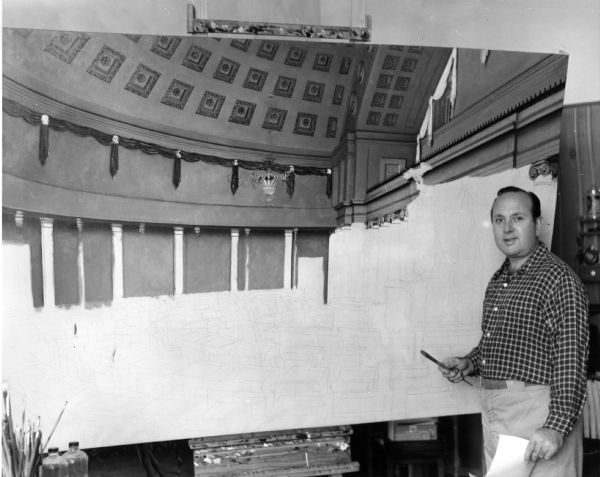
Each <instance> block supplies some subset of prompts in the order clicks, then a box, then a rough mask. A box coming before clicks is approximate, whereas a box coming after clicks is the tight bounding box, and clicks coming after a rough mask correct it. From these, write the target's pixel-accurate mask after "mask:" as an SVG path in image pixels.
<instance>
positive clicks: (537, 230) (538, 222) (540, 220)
mask: <svg viewBox="0 0 600 477" xmlns="http://www.w3.org/2000/svg"><path fill="white" fill-rule="evenodd" d="M543 223H544V218H543V217H542V216H541V215H540V216H539V217H538V218H537V219H535V235H536V237H538V238H539V236H540V233H541V232H542V224H543Z"/></svg>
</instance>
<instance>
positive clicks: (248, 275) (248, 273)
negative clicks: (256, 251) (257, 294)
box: [244, 228, 250, 291]
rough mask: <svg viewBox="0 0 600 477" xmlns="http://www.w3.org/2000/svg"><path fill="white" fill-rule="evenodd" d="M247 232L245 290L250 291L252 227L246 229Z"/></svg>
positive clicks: (245, 232)
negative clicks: (250, 238)
mask: <svg viewBox="0 0 600 477" xmlns="http://www.w3.org/2000/svg"><path fill="white" fill-rule="evenodd" d="M244 234H246V257H245V260H244V273H245V275H244V290H246V291H248V285H249V283H250V240H249V237H250V229H248V228H246V229H244Z"/></svg>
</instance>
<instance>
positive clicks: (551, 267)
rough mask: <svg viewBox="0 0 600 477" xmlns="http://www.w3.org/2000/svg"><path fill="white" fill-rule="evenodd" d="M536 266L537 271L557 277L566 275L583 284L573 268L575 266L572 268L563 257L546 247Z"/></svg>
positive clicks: (565, 276)
mask: <svg viewBox="0 0 600 477" xmlns="http://www.w3.org/2000/svg"><path fill="white" fill-rule="evenodd" d="M535 268H536V273H542V274H547V275H549V276H551V277H554V278H556V279H558V278H563V277H564V278H567V279H569V280H573V281H575V282H577V284H578V285H581V286H583V282H582V281H581V278H579V275H577V273H576V272H575V270H573V268H571V266H570V265H569V264H567V263H566V262H565V261H564V260H563V259H562V258H560V257H559V256H557V255H555V254H554V253H552V252H551V251H549V250H548V249H547V248H545V247H544V251H543V253H542V254H541V255H540V259H539V261H538V263H537V266H536V267H535Z"/></svg>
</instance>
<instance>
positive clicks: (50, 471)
mask: <svg viewBox="0 0 600 477" xmlns="http://www.w3.org/2000/svg"><path fill="white" fill-rule="evenodd" d="M41 471H42V472H41V474H40V475H41V477H68V473H69V463H68V462H67V459H65V458H64V457H62V456H61V455H59V454H58V447H49V448H48V456H47V457H45V458H44V460H42V469H41Z"/></svg>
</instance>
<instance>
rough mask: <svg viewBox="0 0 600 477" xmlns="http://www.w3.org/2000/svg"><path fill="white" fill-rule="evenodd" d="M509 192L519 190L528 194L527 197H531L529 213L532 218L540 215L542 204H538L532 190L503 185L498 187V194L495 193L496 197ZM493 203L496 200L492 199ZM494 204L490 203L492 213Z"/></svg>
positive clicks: (534, 218)
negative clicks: (500, 187)
mask: <svg viewBox="0 0 600 477" xmlns="http://www.w3.org/2000/svg"><path fill="white" fill-rule="evenodd" d="M510 192H521V193H523V194H525V195H527V196H529V198H530V199H531V215H532V216H533V220H537V219H538V218H539V217H540V216H541V215H542V206H541V204H540V199H539V197H538V196H537V195H535V194H534V193H533V192H530V191H527V190H523V189H521V188H520V187H516V186H507V187H503V188H502V189H500V190H499V191H498V194H497V195H496V199H497V198H498V197H500V196H501V195H503V194H508V193H510ZM495 203H496V201H495V200H494V204H495ZM494 204H492V211H491V213H493V211H494Z"/></svg>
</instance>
